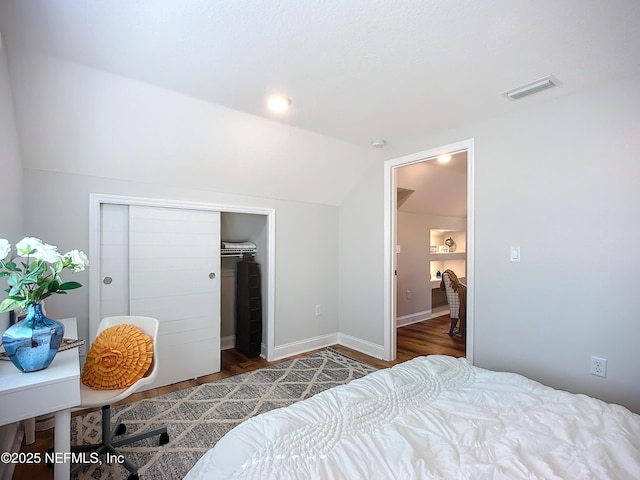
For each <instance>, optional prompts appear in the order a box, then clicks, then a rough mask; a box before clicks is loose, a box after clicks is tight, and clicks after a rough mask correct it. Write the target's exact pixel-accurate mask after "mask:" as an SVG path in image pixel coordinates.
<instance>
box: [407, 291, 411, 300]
mask: <svg viewBox="0 0 640 480" xmlns="http://www.w3.org/2000/svg"><path fill="white" fill-rule="evenodd" d="M411 296H412V293H411V290H407V300H411Z"/></svg>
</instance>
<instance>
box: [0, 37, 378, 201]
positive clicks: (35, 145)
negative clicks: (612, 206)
mask: <svg viewBox="0 0 640 480" xmlns="http://www.w3.org/2000/svg"><path fill="white" fill-rule="evenodd" d="M9 60H10V63H9V65H10V72H11V78H12V83H13V85H14V86H15V88H14V97H15V103H16V114H17V120H18V127H19V131H20V134H21V137H22V138H23V142H22V149H23V151H22V154H23V164H24V166H25V167H26V168H33V169H39V170H48V171H57V172H66V173H72V174H82V175H91V176H95V177H103V178H114V179H121V180H134V181H140V182H150V183H155V184H162V185H180V186H184V187H188V188H194V189H202V190H210V191H216V192H227V193H236V194H244V195H252V196H259V197H265V198H278V199H284V200H295V201H306V202H313V203H321V204H327V205H334V206H337V205H339V204H340V203H341V202H342V200H343V198H344V197H345V196H346V194H347V193H348V191H349V189H350V188H351V186H352V184H353V183H354V182H355V181H356V179H357V178H359V177H360V176H361V175H362V173H363V172H364V171H365V170H366V169H367V168H368V167H369V166H370V165H371V162H372V160H371V158H372V154H371V149H370V148H365V147H360V146H356V145H352V144H349V143H346V142H342V141H338V140H335V139H332V138H329V137H326V136H322V135H318V134H315V133H311V132H308V131H305V130H301V129H297V128H293V127H289V126H287V125H284V124H282V123H278V122H276V121H270V120H265V119H263V118H258V117H255V116H251V115H247V114H244V113H241V112H238V111H234V110H230V109H228V108H224V107H221V106H218V105H215V104H212V103H209V102H205V101H203V100H199V99H194V98H191V97H187V96H185V95H182V94H178V93H175V92H171V91H169V90H164V89H162V88H159V87H155V86H151V85H148V84H145V83H142V82H137V81H134V80H130V79H125V78H122V77H118V76H116V75H112V74H107V73H104V72H101V71H99V70H95V69H91V68H87V67H83V66H80V65H76V64H73V63H69V62H64V61H61V60H58V59H55V58H53V57H43V56H41V55H37V54H32V53H30V52H28V51H25V50H21V49H18V48H15V47H10V55H9Z"/></svg>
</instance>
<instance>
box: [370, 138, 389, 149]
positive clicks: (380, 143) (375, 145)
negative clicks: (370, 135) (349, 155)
mask: <svg viewBox="0 0 640 480" xmlns="http://www.w3.org/2000/svg"><path fill="white" fill-rule="evenodd" d="M386 145H387V141H386V140H383V139H382V138H376V139H375V140H372V141H371V146H372V147H373V148H382V147H384V146H386Z"/></svg>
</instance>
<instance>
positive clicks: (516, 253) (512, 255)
mask: <svg viewBox="0 0 640 480" xmlns="http://www.w3.org/2000/svg"><path fill="white" fill-rule="evenodd" d="M509 260H511V261H512V262H519V261H520V247H511V250H510V252H509Z"/></svg>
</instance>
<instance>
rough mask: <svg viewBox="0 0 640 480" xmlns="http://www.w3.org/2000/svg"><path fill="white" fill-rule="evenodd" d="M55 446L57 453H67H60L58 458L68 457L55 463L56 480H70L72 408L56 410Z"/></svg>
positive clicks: (54, 476) (54, 474)
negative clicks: (63, 453)
mask: <svg viewBox="0 0 640 480" xmlns="http://www.w3.org/2000/svg"><path fill="white" fill-rule="evenodd" d="M53 435H54V447H55V450H56V453H59V452H66V453H67V455H60V456H59V457H57V458H60V457H62V458H60V459H61V460H62V459H66V461H65V462H56V463H55V464H54V465H53V478H54V479H55V480H68V479H69V477H70V476H71V462H70V461H69V460H70V459H69V457H70V455H68V453H69V452H70V451H71V409H69V408H67V409H65V410H60V411H58V412H56V419H55V430H54V432H53Z"/></svg>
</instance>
